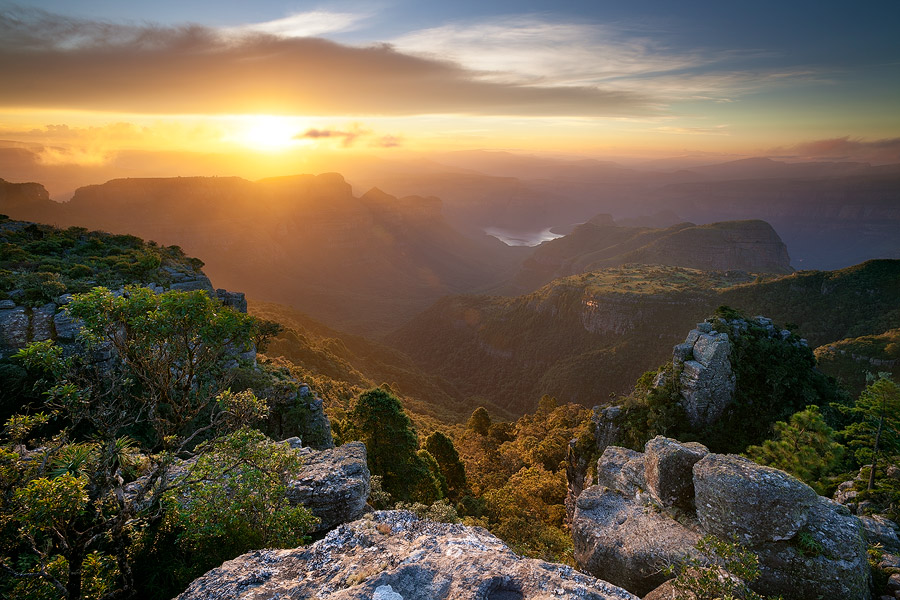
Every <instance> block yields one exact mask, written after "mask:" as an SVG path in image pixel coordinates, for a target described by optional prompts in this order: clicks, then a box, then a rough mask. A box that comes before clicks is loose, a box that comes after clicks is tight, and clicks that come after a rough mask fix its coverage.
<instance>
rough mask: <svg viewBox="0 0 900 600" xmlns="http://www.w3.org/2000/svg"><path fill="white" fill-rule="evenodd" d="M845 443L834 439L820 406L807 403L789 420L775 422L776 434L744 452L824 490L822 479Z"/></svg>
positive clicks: (832, 431) (762, 462)
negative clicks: (842, 443) (807, 404)
mask: <svg viewBox="0 0 900 600" xmlns="http://www.w3.org/2000/svg"><path fill="white" fill-rule="evenodd" d="M843 455H844V447H843V446H842V445H841V444H839V443H838V442H836V441H835V440H834V430H832V429H831V427H829V426H828V424H827V423H825V419H824V417H823V416H822V413H821V412H820V411H819V407H818V406H815V405H810V406H807V407H806V408H805V409H804V410H801V411H800V412H797V413H794V414H793V415H791V418H790V420H789V421H788V422H784V421H779V422H777V423H775V437H774V438H773V439H770V440H766V441H765V442H763V443H762V445H760V446H750V447H749V448H747V456H749V457H750V458H751V459H753V460H754V461H756V462H758V463H759V464H761V465H768V466H770V467H775V468H776V469H781V470H783V471H787V472H788V473H790V474H791V475H794V476H795V477H797V478H798V479H801V480H802V481H804V482H806V483H808V484H809V485H810V486H812V487H813V488H815V490H816V491H817V492H819V493H824V492H825V484H824V482H823V479H824V478H825V477H827V476H828V475H829V474H831V472H832V471H833V470H834V469H835V468H836V467H837V466H838V464H839V463H840V460H841V458H842V457H843Z"/></svg>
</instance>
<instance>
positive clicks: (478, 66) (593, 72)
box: [391, 17, 719, 85]
mask: <svg viewBox="0 0 900 600" xmlns="http://www.w3.org/2000/svg"><path fill="white" fill-rule="evenodd" d="M391 43H392V44H393V45H394V46H395V47H396V48H397V49H398V50H401V51H404V52H410V53H414V54H418V55H422V56H430V57H445V58H449V59H451V60H454V61H456V62H459V63H460V64H462V65H465V66H466V67H468V68H470V69H472V70H475V71H478V72H479V75H480V76H481V77H482V78H485V79H487V80H492V81H502V82H509V81H515V82H527V83H540V84H545V85H546V84H552V85H590V84H597V83H600V82H602V81H609V80H614V79H618V78H622V77H631V76H635V75H641V74H649V73H665V72H672V71H677V70H682V69H687V68H692V67H696V66H698V65H701V64H707V63H710V62H714V61H716V60H719V57H714V56H711V55H704V54H703V53H701V52H697V51H690V52H689V51H684V50H681V51H676V50H674V49H672V48H668V47H665V46H663V45H662V44H660V43H659V42H657V41H655V40H654V39H652V38H650V37H646V36H644V35H636V36H632V35H627V34H626V33H624V32H622V31H619V30H616V29H615V28H613V27H609V26H603V25H596V24H591V25H589V24H576V23H561V22H548V21H546V20H543V19H541V18H538V17H516V18H507V19H502V20H500V19H498V20H496V21H491V22H480V23H455V24H449V25H444V26H441V27H435V28H431V29H425V30H421V31H416V32H413V33H409V34H406V35H403V36H400V37H398V38H395V39H394V40H392V41H391Z"/></svg>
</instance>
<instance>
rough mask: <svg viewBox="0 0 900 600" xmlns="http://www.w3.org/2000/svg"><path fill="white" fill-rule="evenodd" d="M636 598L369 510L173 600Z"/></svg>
mask: <svg viewBox="0 0 900 600" xmlns="http://www.w3.org/2000/svg"><path fill="white" fill-rule="evenodd" d="M397 597H400V598H405V599H407V600H439V599H440V600H445V599H446V600H449V599H453V600H502V599H507V600H512V599H524V598H528V599H529V600H550V599H556V598H583V599H585V600H637V597H636V596H633V595H632V594H629V593H628V592H626V591H625V590H623V589H621V588H617V587H615V586H613V585H610V584H609V583H606V582H604V581H599V580H597V579H594V578H593V577H589V576H587V575H583V574H581V573H579V572H577V571H575V570H574V569H572V568H571V567H568V566H565V565H559V564H552V563H547V562H543V561H540V560H535V559H526V558H522V557H520V556H517V555H516V554H515V553H513V552H512V551H511V550H510V549H509V548H507V547H506V545H505V544H503V542H501V541H500V540H499V539H497V538H496V537H494V536H493V535H491V534H490V533H488V532H487V531H485V530H484V529H481V528H480V527H466V526H463V525H451V524H446V523H435V522H432V521H424V520H420V519H418V518H417V517H416V516H415V515H413V514H412V513H409V512H406V511H383V512H376V513H374V514H373V515H372V516H371V517H370V518H365V519H361V520H358V521H354V522H353V523H350V524H348V525H342V526H341V527H338V528H337V529H335V530H333V531H331V532H330V533H329V534H328V535H327V536H325V538H324V539H322V540H319V541H318V542H316V543H315V544H313V545H311V546H308V547H301V548H297V549H294V550H257V551H254V552H250V553H248V554H245V555H243V556H240V557H238V558H236V559H234V560H230V561H228V562H226V563H225V564H223V565H222V566H221V567H219V568H217V569H213V570H212V571H210V572H209V573H207V574H206V575H204V576H203V577H201V578H199V579H197V580H196V581H194V582H193V583H192V584H191V585H190V586H189V587H188V589H187V590H186V591H185V592H184V593H182V594H181V595H180V596H178V599H179V600H233V599H238V598H240V599H244V600H251V599H253V600H257V599H259V600H262V599H263V598H270V599H271V598H317V599H320V600H373V599H376V598H378V599H380V600H387V599H391V600H396V598H397Z"/></svg>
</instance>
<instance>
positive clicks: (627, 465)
mask: <svg viewBox="0 0 900 600" xmlns="http://www.w3.org/2000/svg"><path fill="white" fill-rule="evenodd" d="M596 483H597V485H601V486H606V487H608V488H611V489H614V490H617V491H619V492H621V493H623V494H624V495H626V496H632V497H634V496H637V495H638V494H640V493H641V492H642V491H644V490H646V489H647V483H646V482H645V481H644V455H643V454H641V453H640V452H636V451H634V450H629V449H628V448H622V447H620V446H608V447H607V448H606V450H604V451H603V454H602V455H600V458H599V459H598V460H597V482H596Z"/></svg>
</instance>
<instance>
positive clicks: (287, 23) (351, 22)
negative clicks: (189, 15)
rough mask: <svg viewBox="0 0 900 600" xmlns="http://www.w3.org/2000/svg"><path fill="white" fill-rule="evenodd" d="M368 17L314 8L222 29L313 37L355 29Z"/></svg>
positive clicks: (229, 32)
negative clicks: (279, 17)
mask: <svg viewBox="0 0 900 600" xmlns="http://www.w3.org/2000/svg"><path fill="white" fill-rule="evenodd" d="M368 17H369V15H368V14H357V13H339V12H330V11H325V10H314V11H309V12H303V13H296V14H293V15H290V16H288V17H284V18H283V19H276V20H274V21H266V22H264V23H253V24H250V25H242V26H240V27H232V28H228V29H224V30H222V31H223V32H224V33H226V34H231V35H236V36H241V35H244V34H247V33H253V32H256V33H267V34H270V35H275V36H280V37H311V36H317V35H323V34H326V33H338V32H343V31H353V30H354V29H357V28H359V27H360V26H361V25H362V23H363V22H364V21H365V20H366V19H368Z"/></svg>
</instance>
